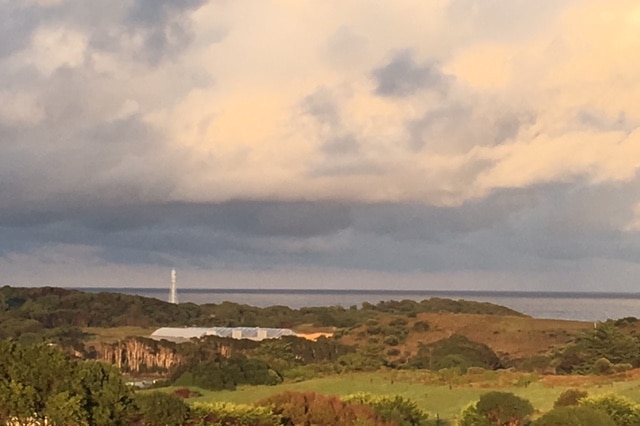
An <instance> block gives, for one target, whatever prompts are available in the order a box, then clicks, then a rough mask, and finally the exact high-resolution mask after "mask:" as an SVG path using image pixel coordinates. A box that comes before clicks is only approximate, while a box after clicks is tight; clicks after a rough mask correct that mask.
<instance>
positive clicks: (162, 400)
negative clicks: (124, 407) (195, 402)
mask: <svg viewBox="0 0 640 426" xmlns="http://www.w3.org/2000/svg"><path fill="white" fill-rule="evenodd" d="M136 404H137V405H138V409H139V410H140V411H139V412H140V416H141V420H142V424H144V425H148V426H181V425H184V424H185V422H186V420H187V419H188V418H189V406H188V405H187V404H185V403H184V402H183V401H182V399H181V398H180V397H177V396H174V395H169V394H166V393H163V392H152V393H144V394H139V395H137V396H136Z"/></svg>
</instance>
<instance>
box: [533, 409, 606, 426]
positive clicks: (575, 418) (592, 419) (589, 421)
mask: <svg viewBox="0 0 640 426" xmlns="http://www.w3.org/2000/svg"><path fill="white" fill-rule="evenodd" d="M533 426H616V423H615V422H614V421H613V420H612V419H611V417H610V416H609V415H607V413H605V412H604V411H602V410H596V409H594V408H590V407H558V408H554V409H553V410H551V411H549V412H548V413H547V414H545V415H544V416H542V417H540V418H539V419H538V420H536V421H535V422H533Z"/></svg>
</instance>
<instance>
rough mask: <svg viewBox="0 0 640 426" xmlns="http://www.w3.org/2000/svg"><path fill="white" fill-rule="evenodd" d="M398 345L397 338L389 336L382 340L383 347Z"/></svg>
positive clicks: (398, 340)
mask: <svg viewBox="0 0 640 426" xmlns="http://www.w3.org/2000/svg"><path fill="white" fill-rule="evenodd" d="M398 343H400V339H398V336H394V335H391V336H387V337H385V338H384V344H385V345H388V346H398Z"/></svg>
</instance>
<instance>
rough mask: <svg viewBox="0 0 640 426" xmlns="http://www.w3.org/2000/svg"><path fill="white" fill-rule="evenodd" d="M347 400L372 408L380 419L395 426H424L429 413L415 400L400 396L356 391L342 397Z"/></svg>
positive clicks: (426, 423) (427, 420) (427, 422)
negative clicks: (419, 406)
mask: <svg viewBox="0 0 640 426" xmlns="http://www.w3.org/2000/svg"><path fill="white" fill-rule="evenodd" d="M344 400H345V401H347V402H356V403H358V404H363V405H367V406H369V407H371V408H373V409H374V410H375V411H376V413H378V414H379V415H380V416H381V417H382V419H384V420H385V421H388V422H393V423H394V424H395V425H396V426H426V425H428V424H429V415H428V414H427V413H425V412H424V411H422V410H420V409H419V408H418V406H417V405H416V403H415V402H413V401H411V400H409V399H406V398H403V397H401V396H397V395H396V396H374V395H371V394H367V393H357V394H354V395H349V396H347V397H346V398H344Z"/></svg>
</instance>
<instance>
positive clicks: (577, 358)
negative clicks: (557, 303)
mask: <svg viewBox="0 0 640 426" xmlns="http://www.w3.org/2000/svg"><path fill="white" fill-rule="evenodd" d="M602 358H606V360H608V361H609V362H610V363H611V364H620V363H628V364H631V365H632V366H633V367H638V366H640V345H639V344H638V340H637V339H636V338H635V337H632V336H630V335H628V334H625V333H623V332H622V331H621V330H620V329H618V328H617V327H615V326H614V325H613V324H611V323H600V324H598V326H597V327H596V328H595V329H593V330H590V331H587V332H585V333H583V334H582V335H580V336H579V337H578V338H577V339H576V342H575V343H574V344H573V345H571V346H569V347H568V348H567V349H565V351H564V352H563V353H562V355H561V357H560V364H559V365H558V367H557V370H558V372H561V373H579V374H586V373H592V372H593V373H600V374H603V373H605V372H606V371H605V370H607V367H608V365H605V364H606V362H605V361H599V363H598V365H596V362H598V360H600V359H602ZM594 367H595V370H594Z"/></svg>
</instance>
